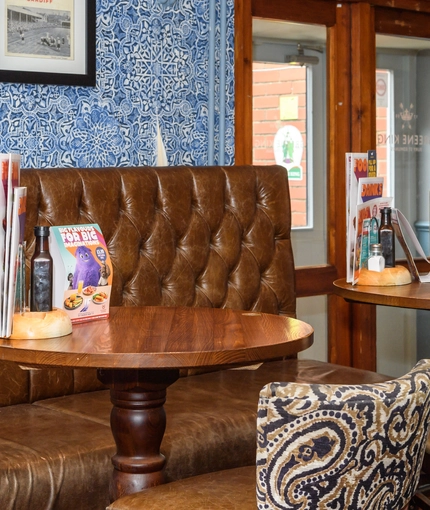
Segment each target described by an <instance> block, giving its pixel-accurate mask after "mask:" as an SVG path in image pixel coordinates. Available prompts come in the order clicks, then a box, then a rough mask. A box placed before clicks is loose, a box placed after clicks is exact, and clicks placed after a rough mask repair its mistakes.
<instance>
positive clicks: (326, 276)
mask: <svg viewBox="0 0 430 510" xmlns="http://www.w3.org/2000/svg"><path fill="white" fill-rule="evenodd" d="M336 279H337V271H336V268H335V267H334V266H314V267H299V268H297V269H296V293H297V297H298V298H299V297H309V296H321V295H324V294H330V293H331V292H333V282H334V280H336Z"/></svg>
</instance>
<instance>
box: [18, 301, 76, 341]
mask: <svg viewBox="0 0 430 510" xmlns="http://www.w3.org/2000/svg"><path fill="white" fill-rule="evenodd" d="M71 332H72V322H71V320H70V317H69V316H68V314H67V312H66V311H65V310H61V309H60V308H54V309H53V310H52V311H50V312H30V311H26V312H24V313H15V314H14V316H13V327H12V335H11V336H10V338H11V339H15V340H40V339H43V338H54V337H59V336H65V335H69V334H70V333H71Z"/></svg>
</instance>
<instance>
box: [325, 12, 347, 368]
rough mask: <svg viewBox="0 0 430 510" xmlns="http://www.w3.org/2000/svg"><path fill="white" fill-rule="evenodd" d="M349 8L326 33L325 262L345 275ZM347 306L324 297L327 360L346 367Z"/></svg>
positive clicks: (337, 300) (333, 297) (339, 301)
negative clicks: (326, 320) (326, 324)
mask: <svg viewBox="0 0 430 510" xmlns="http://www.w3.org/2000/svg"><path fill="white" fill-rule="evenodd" d="M350 13H351V7H350V6H349V5H344V4H342V5H341V6H339V7H338V8H337V9H336V15H337V18H336V25H335V26H334V27H332V28H329V30H328V40H327V63H328V69H327V76H328V78H327V90H328V98H327V106H328V168H327V174H328V183H327V186H328V187H327V193H328V197H327V200H328V208H327V209H328V213H327V214H328V220H327V221H328V225H327V228H328V230H327V235H328V261H329V264H330V265H332V266H334V267H336V268H337V272H338V274H340V275H342V276H344V275H345V274H346V256H345V245H346V243H345V239H346V215H345V209H346V202H345V152H349V151H351V72H350V56H351V45H350V33H351V15H350ZM351 342H352V338H351V305H350V304H349V303H346V302H345V301H344V300H343V299H340V298H339V297H337V296H332V295H330V296H329V298H328V360H329V361H330V362H332V363H339V364H341V365H347V366H350V365H351V363H352V351H351Z"/></svg>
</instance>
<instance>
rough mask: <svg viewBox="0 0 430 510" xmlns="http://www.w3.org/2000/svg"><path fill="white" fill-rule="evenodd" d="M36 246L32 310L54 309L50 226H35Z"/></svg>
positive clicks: (44, 310)
mask: <svg viewBox="0 0 430 510" xmlns="http://www.w3.org/2000/svg"><path fill="white" fill-rule="evenodd" d="M34 235H35V236H36V248H35V250H34V254H33V257H32V258H31V284H30V311H31V312H49V311H51V310H52V265H53V264H52V257H51V255H50V253H49V243H48V237H49V227H41V226H36V227H34Z"/></svg>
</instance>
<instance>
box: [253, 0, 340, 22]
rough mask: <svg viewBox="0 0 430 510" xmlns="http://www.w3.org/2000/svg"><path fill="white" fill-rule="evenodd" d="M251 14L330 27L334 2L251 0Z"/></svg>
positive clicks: (315, 0)
mask: <svg viewBox="0 0 430 510" xmlns="http://www.w3.org/2000/svg"><path fill="white" fill-rule="evenodd" d="M252 15H253V16H255V17H257V18H266V19H276V20H291V21H295V22H297V23H315V24H316V23H317V24H319V25H325V26H327V27H331V26H333V25H334V24H335V21H336V3H335V2H324V6H323V7H322V6H321V0H301V1H300V2H297V1H291V0H289V1H288V2H280V1H279V0H252Z"/></svg>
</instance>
